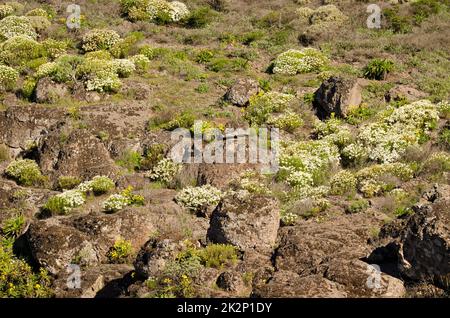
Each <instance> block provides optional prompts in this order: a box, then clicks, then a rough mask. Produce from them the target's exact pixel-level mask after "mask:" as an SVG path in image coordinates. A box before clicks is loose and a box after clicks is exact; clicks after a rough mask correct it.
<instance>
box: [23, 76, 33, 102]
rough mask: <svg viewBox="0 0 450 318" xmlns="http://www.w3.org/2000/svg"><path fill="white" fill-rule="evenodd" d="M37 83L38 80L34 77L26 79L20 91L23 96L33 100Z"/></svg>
mask: <svg viewBox="0 0 450 318" xmlns="http://www.w3.org/2000/svg"><path fill="white" fill-rule="evenodd" d="M36 84H37V81H36V80H35V79H34V78H27V79H25V80H24V82H23V84H22V89H21V91H20V93H21V95H22V97H23V98H25V99H27V100H32V99H33V96H34V93H35V90H36Z"/></svg>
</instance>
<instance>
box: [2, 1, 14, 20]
mask: <svg viewBox="0 0 450 318" xmlns="http://www.w3.org/2000/svg"><path fill="white" fill-rule="evenodd" d="M13 13H14V8H13V7H11V6H10V5H7V4H1V5H0V20H1V19H3V18H6V17H7V16H9V15H11V14H13Z"/></svg>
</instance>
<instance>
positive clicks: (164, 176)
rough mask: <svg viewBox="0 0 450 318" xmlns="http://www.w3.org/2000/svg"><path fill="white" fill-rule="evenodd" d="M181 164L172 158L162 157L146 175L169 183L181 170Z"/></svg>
mask: <svg viewBox="0 0 450 318" xmlns="http://www.w3.org/2000/svg"><path fill="white" fill-rule="evenodd" d="M181 169H182V165H180V164H178V163H175V162H173V160H170V159H167V158H164V159H162V160H160V161H159V162H158V163H157V164H156V165H155V166H154V167H153V169H152V170H151V171H149V172H148V173H147V174H146V176H147V177H149V178H150V179H151V180H153V181H160V182H164V183H169V182H171V181H172V180H173V178H174V177H175V176H176V175H177V174H178V173H179V172H180V171H181Z"/></svg>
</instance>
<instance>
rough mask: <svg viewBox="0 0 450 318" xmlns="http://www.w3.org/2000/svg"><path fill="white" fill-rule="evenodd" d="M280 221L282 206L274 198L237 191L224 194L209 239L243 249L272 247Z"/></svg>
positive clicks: (267, 249)
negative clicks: (280, 207)
mask: <svg viewBox="0 0 450 318" xmlns="http://www.w3.org/2000/svg"><path fill="white" fill-rule="evenodd" d="M279 225H280V210H279V207H278V204H277V201H276V200H275V199H273V198H270V197H265V196H252V195H249V194H241V193H235V194H231V195H229V196H227V197H225V198H224V199H223V200H222V201H221V202H220V203H219V205H218V207H217V208H216V209H215V210H214V212H213V213H212V216H211V222H210V227H209V230H208V239H209V240H210V241H211V242H214V243H223V244H232V245H235V246H237V247H239V248H240V249H242V250H248V249H256V250H260V251H270V250H271V249H272V248H273V247H274V245H275V241H276V237H277V232H278V228H279Z"/></svg>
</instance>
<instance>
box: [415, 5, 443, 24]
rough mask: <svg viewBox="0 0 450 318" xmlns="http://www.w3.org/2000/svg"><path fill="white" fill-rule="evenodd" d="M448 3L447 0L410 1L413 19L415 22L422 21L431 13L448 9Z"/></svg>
mask: <svg viewBox="0 0 450 318" xmlns="http://www.w3.org/2000/svg"><path fill="white" fill-rule="evenodd" d="M449 5H450V4H449V3H448V1H439V0H417V1H414V2H412V3H411V7H412V11H413V16H414V21H415V22H416V23H417V24H420V23H422V22H423V21H424V20H425V19H427V18H429V17H430V16H432V15H435V14H439V13H440V12H443V11H445V10H448V6H449Z"/></svg>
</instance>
